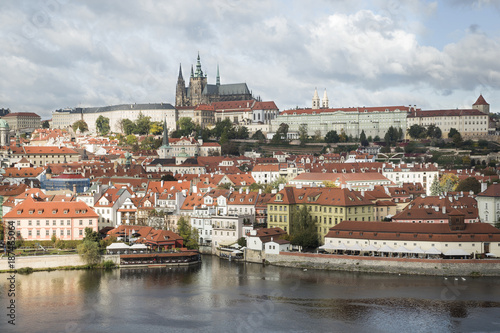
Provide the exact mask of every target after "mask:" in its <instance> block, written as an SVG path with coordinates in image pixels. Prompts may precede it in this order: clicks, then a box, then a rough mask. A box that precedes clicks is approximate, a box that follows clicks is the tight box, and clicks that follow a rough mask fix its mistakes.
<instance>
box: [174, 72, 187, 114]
mask: <svg viewBox="0 0 500 333" xmlns="http://www.w3.org/2000/svg"><path fill="white" fill-rule="evenodd" d="M186 105H189V101H188V98H187V94H186V83H185V82H184V78H183V77H182V67H181V65H180V64H179V77H178V78H177V87H176V88H175V106H186Z"/></svg>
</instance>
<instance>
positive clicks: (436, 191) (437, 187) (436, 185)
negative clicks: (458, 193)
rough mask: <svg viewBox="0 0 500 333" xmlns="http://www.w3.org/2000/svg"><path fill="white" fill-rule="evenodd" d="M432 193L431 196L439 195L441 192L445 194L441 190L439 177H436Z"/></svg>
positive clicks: (431, 189) (432, 185)
mask: <svg viewBox="0 0 500 333" xmlns="http://www.w3.org/2000/svg"><path fill="white" fill-rule="evenodd" d="M430 191H431V195H434V196H435V195H439V194H440V193H441V192H443V191H442V190H441V185H439V179H438V177H435V178H434V180H433V181H432V184H431V188H430Z"/></svg>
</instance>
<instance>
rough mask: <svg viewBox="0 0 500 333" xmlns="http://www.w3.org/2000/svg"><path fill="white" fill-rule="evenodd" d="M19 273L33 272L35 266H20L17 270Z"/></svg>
mask: <svg viewBox="0 0 500 333" xmlns="http://www.w3.org/2000/svg"><path fill="white" fill-rule="evenodd" d="M17 273H19V274H31V273H33V268H31V267H23V268H19V269H18V270H17Z"/></svg>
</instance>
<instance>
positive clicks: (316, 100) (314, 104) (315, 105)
mask: <svg viewBox="0 0 500 333" xmlns="http://www.w3.org/2000/svg"><path fill="white" fill-rule="evenodd" d="M312 108H313V109H319V108H320V106H319V95H318V89H316V88H314V96H313V100H312Z"/></svg>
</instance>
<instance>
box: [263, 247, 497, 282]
mask: <svg viewBox="0 0 500 333" xmlns="http://www.w3.org/2000/svg"><path fill="white" fill-rule="evenodd" d="M266 261H267V262H269V263H270V264H272V265H276V266H287V267H297V268H309V269H324V270H343V271H357V272H374V273H400V274H416V275H440V276H465V275H485V276H486V275H489V276H500V260H498V259H483V260H478V259H476V260H474V259H470V260H449V259H446V260H444V259H407V258H380V257H358V256H345V255H344V256H339V255H328V254H315V253H290V252H281V253H280V254H279V255H277V254H266Z"/></svg>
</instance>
